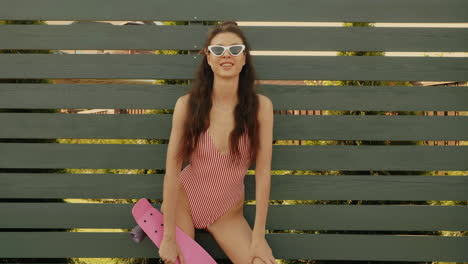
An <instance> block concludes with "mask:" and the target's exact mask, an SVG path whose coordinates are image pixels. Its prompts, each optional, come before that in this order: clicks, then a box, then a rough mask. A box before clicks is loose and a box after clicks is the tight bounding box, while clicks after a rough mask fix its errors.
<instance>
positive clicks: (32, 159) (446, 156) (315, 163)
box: [0, 143, 468, 171]
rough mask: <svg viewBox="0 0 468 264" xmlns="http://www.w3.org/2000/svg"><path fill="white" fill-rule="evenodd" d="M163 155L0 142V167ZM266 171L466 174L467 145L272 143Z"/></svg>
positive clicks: (161, 160) (109, 163)
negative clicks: (443, 172) (270, 158)
mask: <svg viewBox="0 0 468 264" xmlns="http://www.w3.org/2000/svg"><path fill="white" fill-rule="evenodd" d="M166 153H167V145H160V144H152V145H146V144H145V145H143V144H54V143H50V144H49V143H0V157H2V158H1V159H0V168H37V169H40V168H50V169H54V168H75V169H84V168H88V169H110V168H115V169H150V168H154V169H156V168H164V166H165V164H166ZM250 168H251V169H252V168H254V165H252V166H251V167H250ZM271 168H272V170H416V171H419V170H468V147H464V146H450V147H447V146H406V145H398V146H316V145H306V146H286V145H274V146H273V155H272V163H271Z"/></svg>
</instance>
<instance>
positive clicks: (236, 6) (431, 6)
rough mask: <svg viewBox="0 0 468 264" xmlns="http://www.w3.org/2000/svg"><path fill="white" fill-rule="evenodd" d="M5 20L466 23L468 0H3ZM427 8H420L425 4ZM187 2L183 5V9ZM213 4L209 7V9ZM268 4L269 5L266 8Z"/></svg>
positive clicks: (3, 16)
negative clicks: (198, 0)
mask: <svg viewBox="0 0 468 264" xmlns="http://www.w3.org/2000/svg"><path fill="white" fill-rule="evenodd" d="M3 5H4V8H2V9H1V10H0V17H1V18H2V19H19V20H75V19H76V20H163V21H164V20H192V21H217V20H240V21H297V22H304V21H317V22H318V21H320V22H330V21H357V22H363V21H370V22H420V23H421V22H432V23H435V22H439V23H450V22H452V23H453V22H467V21H468V15H467V14H466V12H465V10H467V9H468V3H467V2H466V1H463V0H444V1H438V0H413V1H405V0H391V1H390V0H387V1H379V2H375V1H373V0H355V1H352V2H349V1H346V0H326V1H325V0H321V1H295V2H294V4H291V3H290V2H288V1H280V0H258V1H255V2H252V1H247V0H241V1H233V2H223V4H222V5H220V4H219V2H218V1H214V0H208V1H204V2H203V5H200V4H199V3H197V2H193V1H187V0H171V1H151V0H140V1H137V2H136V3H135V4H134V5H132V8H129V6H128V1H125V0H101V1H98V2H96V1H93V0H80V1H66V2H64V1H60V0H42V1H40V2H38V1H34V0H3ZM422 6H423V7H424V8H421V7H422ZM181 7H183V8H181ZM207 7H209V8H207ZM265 7H268V8H265Z"/></svg>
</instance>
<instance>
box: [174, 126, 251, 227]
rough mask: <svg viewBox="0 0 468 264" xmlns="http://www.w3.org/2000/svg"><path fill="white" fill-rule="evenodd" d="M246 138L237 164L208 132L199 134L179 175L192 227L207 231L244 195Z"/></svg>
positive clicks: (240, 147)
mask: <svg viewBox="0 0 468 264" xmlns="http://www.w3.org/2000/svg"><path fill="white" fill-rule="evenodd" d="M249 146H250V145H249V141H248V134H247V133H246V132H244V134H243V135H242V136H241V137H240V139H239V150H240V153H241V162H240V163H239V164H236V163H235V162H233V161H231V160H230V159H229V157H230V156H231V155H233V154H231V153H228V154H223V153H220V152H219V151H218V149H217V148H216V146H215V143H214V140H213V138H212V137H211V136H210V134H209V129H207V130H206V131H204V132H202V134H201V136H200V139H199V142H198V146H197V147H196V148H195V150H194V152H193V154H192V158H191V160H190V164H189V165H187V166H186V167H185V168H184V169H183V170H182V172H181V173H180V182H181V184H182V186H183V188H184V189H185V192H186V193H187V197H188V200H189V205H190V210H191V214H192V220H193V224H194V227H195V228H197V229H206V228H207V227H208V226H209V225H211V224H212V223H213V222H215V221H216V220H217V219H218V218H220V217H221V216H223V215H224V214H225V213H226V212H227V211H228V210H229V209H230V208H231V207H232V206H234V205H235V204H237V203H238V202H239V200H240V199H241V198H242V195H243V194H244V177H245V174H246V172H247V170H248V169H249V166H250V164H249V161H248V156H249V152H250V148H249Z"/></svg>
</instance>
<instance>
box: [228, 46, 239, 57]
mask: <svg viewBox="0 0 468 264" xmlns="http://www.w3.org/2000/svg"><path fill="white" fill-rule="evenodd" d="M229 50H230V51H231V53H232V55H237V54H239V53H241V51H242V46H233V47H231V48H230V49H229Z"/></svg>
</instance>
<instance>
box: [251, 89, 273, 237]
mask: <svg viewBox="0 0 468 264" xmlns="http://www.w3.org/2000/svg"><path fill="white" fill-rule="evenodd" d="M259 99H260V100H259V101H260V103H259V105H260V107H259V108H260V109H259V113H258V115H259V117H258V120H259V123H260V124H259V130H260V131H259V134H260V135H259V138H260V147H259V151H258V153H257V157H256V162H255V195H256V206H255V208H256V210H255V225H254V228H253V236H254V238H256V237H260V238H264V237H265V226H266V218H267V214H268V204H269V200H270V186H271V157H272V148H273V146H272V144H273V103H272V102H271V100H270V99H269V98H268V97H266V96H259Z"/></svg>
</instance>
